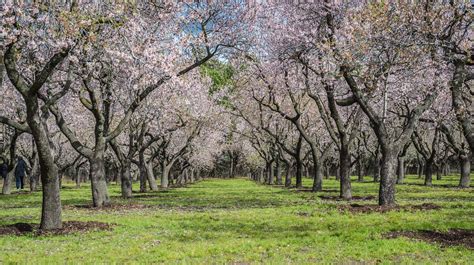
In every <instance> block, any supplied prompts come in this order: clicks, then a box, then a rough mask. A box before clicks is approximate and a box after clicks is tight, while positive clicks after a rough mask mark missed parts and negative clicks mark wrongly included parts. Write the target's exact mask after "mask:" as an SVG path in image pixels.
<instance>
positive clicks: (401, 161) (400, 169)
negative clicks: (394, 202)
mask: <svg viewBox="0 0 474 265" xmlns="http://www.w3.org/2000/svg"><path fill="white" fill-rule="evenodd" d="M404 179H405V157H403V156H399V157H398V164H397V184H403V181H404Z"/></svg>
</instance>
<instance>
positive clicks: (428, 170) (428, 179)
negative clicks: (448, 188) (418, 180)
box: [425, 160, 433, 186]
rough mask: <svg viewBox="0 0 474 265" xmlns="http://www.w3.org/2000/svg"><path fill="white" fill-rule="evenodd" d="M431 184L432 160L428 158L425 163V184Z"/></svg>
mask: <svg viewBox="0 0 474 265" xmlns="http://www.w3.org/2000/svg"><path fill="white" fill-rule="evenodd" d="M432 185H433V161H431V160H428V161H426V163H425V186H432Z"/></svg>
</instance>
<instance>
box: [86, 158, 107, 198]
mask: <svg viewBox="0 0 474 265" xmlns="http://www.w3.org/2000/svg"><path fill="white" fill-rule="evenodd" d="M101 153H103V152H96V154H95V155H94V156H93V157H92V158H91V159H89V164H90V172H89V174H90V178H91V189H92V201H93V204H94V207H102V206H107V205H108V204H109V203H110V199H109V195H108V192H107V181H106V179H105V167H104V158H103V157H104V156H103V155H101Z"/></svg>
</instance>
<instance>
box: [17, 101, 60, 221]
mask: <svg viewBox="0 0 474 265" xmlns="http://www.w3.org/2000/svg"><path fill="white" fill-rule="evenodd" d="M24 99H25V102H26V110H27V115H26V120H27V123H28V126H29V127H30V129H31V133H32V135H33V138H34V140H35V143H36V149H37V152H38V159H39V165H40V172H41V184H42V185H43V192H42V194H43V201H42V209H41V224H40V229H41V230H50V229H59V228H61V227H62V220H61V199H60V195H59V178H58V168H57V166H56V164H55V163H54V157H53V153H52V152H51V146H50V143H49V140H48V132H47V127H46V125H45V124H43V123H42V122H41V118H40V115H39V105H38V99H37V97H36V95H34V96H33V95H31V96H29V97H24Z"/></svg>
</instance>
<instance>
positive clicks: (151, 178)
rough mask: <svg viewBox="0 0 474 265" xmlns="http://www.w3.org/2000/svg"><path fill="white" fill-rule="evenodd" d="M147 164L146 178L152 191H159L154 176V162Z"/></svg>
mask: <svg viewBox="0 0 474 265" xmlns="http://www.w3.org/2000/svg"><path fill="white" fill-rule="evenodd" d="M144 162H145V169H146V176H147V179H148V184H149V185H150V189H151V190H152V191H157V190H158V185H157V184H156V179H155V174H153V164H152V162H149V163H147V162H146V161H144Z"/></svg>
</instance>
